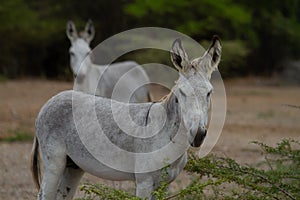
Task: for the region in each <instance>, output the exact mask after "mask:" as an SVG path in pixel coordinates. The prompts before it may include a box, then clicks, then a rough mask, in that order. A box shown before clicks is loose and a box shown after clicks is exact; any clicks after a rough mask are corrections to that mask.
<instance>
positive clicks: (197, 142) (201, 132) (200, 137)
mask: <svg viewBox="0 0 300 200" xmlns="http://www.w3.org/2000/svg"><path fill="white" fill-rule="evenodd" d="M206 134H207V130H206V128H205V129H203V128H200V127H199V128H198V130H197V134H196V136H195V138H194V141H193V143H192V144H191V146H192V147H200V146H201V144H202V143H203V141H204V138H205V137H206Z"/></svg>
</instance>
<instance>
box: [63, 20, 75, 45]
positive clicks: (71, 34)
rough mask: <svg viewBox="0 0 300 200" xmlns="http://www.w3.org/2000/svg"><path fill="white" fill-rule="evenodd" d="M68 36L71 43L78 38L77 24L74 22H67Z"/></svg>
mask: <svg viewBox="0 0 300 200" xmlns="http://www.w3.org/2000/svg"><path fill="white" fill-rule="evenodd" d="M66 34H67V36H68V38H69V39H70V40H71V41H74V40H75V39H76V38H77V37H78V34H77V31H76V27H75V24H74V23H73V22H72V21H68V22H67V26H66Z"/></svg>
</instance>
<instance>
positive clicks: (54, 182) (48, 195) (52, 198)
mask: <svg viewBox="0 0 300 200" xmlns="http://www.w3.org/2000/svg"><path fill="white" fill-rule="evenodd" d="M42 159H43V179H42V184H41V189H40V191H39V194H38V200H56V199H57V188H58V184H59V181H60V178H61V176H62V175H63V173H64V170H65V167H66V154H65V151H64V150H63V149H60V148H56V149H55V150H53V149H47V152H45V154H43V153H42Z"/></svg>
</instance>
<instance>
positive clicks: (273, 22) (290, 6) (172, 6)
mask: <svg viewBox="0 0 300 200" xmlns="http://www.w3.org/2000/svg"><path fill="white" fill-rule="evenodd" d="M69 19H71V20H73V21H75V22H76V24H77V25H78V26H79V28H82V27H83V26H84V24H85V22H86V21H87V20H88V19H92V20H93V21H94V23H95V26H96V38H95V40H94V41H93V43H92V45H95V44H97V43H99V42H101V41H103V40H104V39H106V38H108V37H109V36H111V35H113V34H116V33H118V32H120V31H123V30H127V29H131V28H136V27H143V26H160V27H166V28H171V29H175V30H178V31H181V32H183V33H185V34H188V35H189V36H191V37H193V38H194V39H196V40H197V41H199V42H200V43H201V44H205V43H207V40H210V38H211V37H212V35H214V34H218V35H219V36H220V37H221V39H222V41H223V46H224V55H223V58H222V63H221V65H220V69H221V72H222V73H223V74H224V75H225V76H229V77H230V76H237V75H239V76H240V75H247V74H255V75H271V74H272V73H273V72H274V71H278V70H280V66H282V65H281V64H282V63H283V62H285V61H287V60H294V59H295V60H296V59H299V55H300V54H299V49H300V48H299V47H300V23H299V20H300V0H289V1H282V0H273V1H266V0H263V1H261V0H252V1H248V0H235V1H233V0H217V1H210V0H189V1H185V0H172V1H170V0H159V1H151V0H126V1H125V0H114V1H110V0H98V1H92V0H86V1H78V0H72V1H71V0H61V1H58V0H43V1H34V0H9V1H6V0H1V2H0V23H1V25H0V44H1V51H0V52H1V53H0V75H2V76H6V77H9V78H14V77H20V76H44V77H48V78H58V77H61V78H65V77H66V75H67V76H70V70H69V66H68V65H69V64H68V62H69V61H68V47H69V41H68V39H67V38H66V36H65V24H66V22H67V21H68V20H69ZM205 41H206V42H205Z"/></svg>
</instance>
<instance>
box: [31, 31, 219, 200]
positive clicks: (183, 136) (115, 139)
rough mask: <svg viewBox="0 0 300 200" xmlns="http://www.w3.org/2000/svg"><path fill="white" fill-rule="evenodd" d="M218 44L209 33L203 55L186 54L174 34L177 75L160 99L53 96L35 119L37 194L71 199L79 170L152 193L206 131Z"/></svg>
mask: <svg viewBox="0 0 300 200" xmlns="http://www.w3.org/2000/svg"><path fill="white" fill-rule="evenodd" d="M221 49H222V48H221V43H220V40H219V38H218V37H217V36H214V37H213V41H212V44H211V46H210V47H209V49H208V50H207V51H206V52H205V54H204V55H203V56H202V57H199V58H196V59H194V60H192V61H190V60H189V58H188V56H187V54H186V52H185V50H184V49H183V47H182V44H181V41H180V40H179V39H177V40H175V41H174V43H173V45H172V49H171V60H172V62H173V64H174V66H175V67H176V68H177V69H178V71H179V79H178V80H177V82H176V85H175V86H174V87H173V88H172V90H171V92H170V93H169V94H168V95H167V96H166V97H165V98H164V99H162V100H161V101H160V102H156V103H133V104H132V103H129V104H128V103H127V104H126V103H121V102H117V101H115V100H111V99H106V98H102V97H96V96H93V95H88V94H84V93H81V92H76V91H64V92H61V93H59V94H57V95H56V96H54V97H52V98H51V99H50V100H49V101H48V102H47V103H46V104H45V105H44V106H43V107H42V109H41V111H40V113H39V115H38V117H37V119H36V136H35V138H34V144H33V151H32V172H33V177H34V181H35V182H36V184H37V186H38V188H39V193H38V197H37V199H40V200H42V199H43V200H46V199H47V200H55V199H72V198H73V196H74V193H75V191H76V188H77V185H78V183H79V181H80V179H81V177H82V175H83V174H84V172H88V173H90V174H93V175H95V176H97V177H101V178H105V179H109V180H132V181H135V183H136V196H138V197H141V198H147V199H154V198H155V196H153V195H152V191H153V190H155V189H156V188H157V187H158V186H159V185H160V182H161V180H162V178H161V177H162V174H163V173H164V170H167V177H166V181H167V182H168V183H170V182H172V181H173V180H174V179H175V178H176V177H177V176H178V175H179V173H180V172H181V171H182V169H183V168H184V166H185V165H186V163H187V149H188V147H189V146H190V145H191V146H192V147H200V146H201V144H202V142H203V140H204V138H205V136H206V134H207V121H208V111H209V107H210V96H211V93H212V89H213V87H212V85H211V83H210V77H211V74H212V72H213V71H214V70H215V69H217V67H218V64H219V62H220V58H221V51H222V50H221ZM128 110H129V111H128ZM128 114H129V116H127V115H128ZM129 118H130V119H131V120H132V121H133V122H132V123H131V122H130V120H128V119H129ZM39 155H40V157H41V159H42V164H43V166H42V168H43V176H42V177H41V174H40V173H39V169H40V162H41V161H40V159H39ZM165 166H167V167H166V168H164V167H165ZM163 168H164V169H163ZM40 180H41V183H40Z"/></svg>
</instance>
